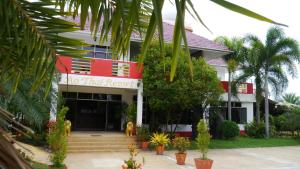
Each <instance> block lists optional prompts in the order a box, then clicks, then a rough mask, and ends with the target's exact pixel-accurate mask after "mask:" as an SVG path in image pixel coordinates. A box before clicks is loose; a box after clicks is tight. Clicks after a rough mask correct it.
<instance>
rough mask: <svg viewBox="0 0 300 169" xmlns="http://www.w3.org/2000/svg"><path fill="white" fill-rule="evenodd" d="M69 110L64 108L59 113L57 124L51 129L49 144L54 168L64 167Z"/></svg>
mask: <svg viewBox="0 0 300 169" xmlns="http://www.w3.org/2000/svg"><path fill="white" fill-rule="evenodd" d="M68 110H69V109H68V108H67V107H62V108H61V109H60V110H59V112H58V113H57V117H56V123H55V124H54V125H53V126H52V127H51V128H50V133H49V136H48V139H47V141H48V144H49V146H50V148H51V151H52V152H51V155H50V161H51V162H52V163H53V165H54V167H62V166H63V165H64V164H63V162H64V159H65V158H66V153H67V137H66V135H65V115H66V113H67V111H68Z"/></svg>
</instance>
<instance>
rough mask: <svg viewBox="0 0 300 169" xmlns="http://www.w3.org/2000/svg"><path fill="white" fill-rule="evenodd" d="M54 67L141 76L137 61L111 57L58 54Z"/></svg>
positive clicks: (75, 71) (84, 72)
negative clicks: (91, 57)
mask: <svg viewBox="0 0 300 169" xmlns="http://www.w3.org/2000/svg"><path fill="white" fill-rule="evenodd" d="M56 67H57V69H58V71H59V72H60V73H68V74H80V75H90V76H106V77H121V78H132V79H141V78H142V71H143V69H142V67H141V68H139V65H138V63H137V62H128V61H119V60H111V59H94V58H93V59H78V58H71V57H67V56H59V59H58V61H57V63H56Z"/></svg>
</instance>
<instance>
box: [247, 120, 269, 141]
mask: <svg viewBox="0 0 300 169" xmlns="http://www.w3.org/2000/svg"><path fill="white" fill-rule="evenodd" d="M245 131H246V133H247V135H248V136H250V137H254V138H263V137H264V136H265V126H264V123H259V124H257V123H256V122H252V123H249V124H247V125H245Z"/></svg>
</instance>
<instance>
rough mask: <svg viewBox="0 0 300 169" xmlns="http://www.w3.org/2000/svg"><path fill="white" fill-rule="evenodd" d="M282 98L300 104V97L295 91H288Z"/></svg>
mask: <svg viewBox="0 0 300 169" xmlns="http://www.w3.org/2000/svg"><path fill="white" fill-rule="evenodd" d="M282 100H283V101H285V102H288V103H291V104H295V105H300V97H299V96H297V95H296V94H295V93H286V94H284V95H283V96H282Z"/></svg>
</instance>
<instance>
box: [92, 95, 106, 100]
mask: <svg viewBox="0 0 300 169" xmlns="http://www.w3.org/2000/svg"><path fill="white" fill-rule="evenodd" d="M93 99H94V100H107V94H96V93H94V94H93Z"/></svg>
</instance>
